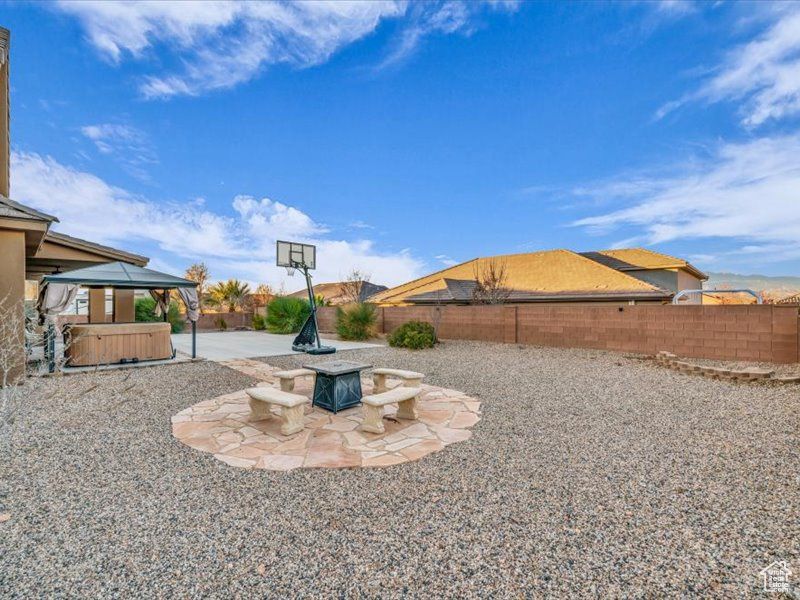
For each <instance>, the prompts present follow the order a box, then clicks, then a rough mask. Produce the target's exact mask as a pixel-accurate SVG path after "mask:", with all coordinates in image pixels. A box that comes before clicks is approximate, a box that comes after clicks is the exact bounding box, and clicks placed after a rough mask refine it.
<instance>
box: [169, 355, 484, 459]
mask: <svg viewBox="0 0 800 600" xmlns="http://www.w3.org/2000/svg"><path fill="white" fill-rule="evenodd" d="M223 364H225V365H226V366H228V367H230V368H233V369H236V370H238V371H241V372H243V373H245V374H247V375H250V376H252V377H255V378H257V379H260V380H261V383H260V384H259V385H269V386H277V383H276V381H277V380H276V378H275V377H274V376H273V375H272V374H273V373H274V372H276V371H279V370H280V369H278V368H277V367H271V366H270V365H268V364H266V363H262V362H258V361H253V360H246V359H242V360H233V361H227V362H224V363H223ZM392 383H395V382H392ZM361 385H362V390H363V392H364V394H365V395H366V394H369V393H371V391H372V381H371V379H369V380H368V379H362V382H361ZM294 393H296V394H304V395H307V396H309V397H311V394H312V388H311V379H310V378H302V379H297V381H296V384H295V389H294ZM396 410H397V409H396V407H394V406H387V407H386V409H385V411H384V426H385V428H386V431H385V432H384V433H368V432H366V431H361V430H359V425H360V424H361V421H362V413H361V407H360V406H357V407H354V408H350V409H347V410H343V411H340V412H339V413H337V414H336V415H334V414H333V413H330V412H328V411H325V410H322V409H319V408H317V407H314V408H313V409H309V410H308V411H307V413H306V415H305V417H304V420H305V428H304V429H303V431H301V432H300V433H296V434H294V435H290V436H285V435H281V433H280V419H277V418H272V419H268V420H255V418H252V417H251V415H250V407H249V404H248V396H247V393H246V392H245V391H244V390H242V391H239V392H234V393H232V394H225V395H223V396H217V397H216V398H211V399H209V400H203V401H202V402H198V403H197V404H194V405H193V406H190V407H189V408H186V409H184V410H182V411H181V412H179V413H178V414H177V415H175V416H174V417H172V433H173V435H174V436H175V437H176V438H177V439H178V440H179V441H180V442H182V443H183V444H186V445H187V446H190V447H192V448H194V449H195V450H200V451H202V452H209V453H212V454H213V455H214V457H215V458H217V459H219V460H221V461H223V462H225V463H228V464H229V465H233V466H235V467H242V468H246V469H252V468H255V469H269V470H273V471H288V470H291V469H296V468H299V467H304V468H316V467H326V468H342V467H385V466H389V465H397V464H401V463H405V462H410V461H414V460H418V459H420V458H422V457H423V456H425V455H427V454H431V453H432V452H438V451H439V450H441V449H442V448H444V447H445V446H447V445H449V444H453V443H456V442H463V441H464V440H467V439H469V437H470V436H471V435H472V432H471V431H470V430H469V428H470V427H472V426H473V425H475V423H477V422H478V421H479V420H480V418H481V417H480V402H479V401H477V400H475V399H474V398H470V397H469V396H467V395H465V394H464V393H463V392H459V391H456V390H448V389H444V388H439V387H434V386H430V385H424V384H423V386H422V392H421V394H420V396H419V399H418V401H417V412H418V415H419V418H418V419H417V420H416V421H407V420H398V419H397V418H396V417H395V416H394V414H395V412H396ZM274 414H275V416H277V414H278V413H277V409H276V411H275V412H274Z"/></svg>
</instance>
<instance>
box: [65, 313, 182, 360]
mask: <svg viewBox="0 0 800 600" xmlns="http://www.w3.org/2000/svg"><path fill="white" fill-rule="evenodd" d="M65 333H66V335H65V343H66V346H65V348H64V357H65V358H66V364H67V366H70V367H81V366H88V365H107V364H114V363H121V362H138V361H142V360H159V359H165V358H172V343H171V340H170V324H169V323H81V324H77V323H76V324H74V325H71V326H70V327H69V329H68V330H67V331H66V332H65Z"/></svg>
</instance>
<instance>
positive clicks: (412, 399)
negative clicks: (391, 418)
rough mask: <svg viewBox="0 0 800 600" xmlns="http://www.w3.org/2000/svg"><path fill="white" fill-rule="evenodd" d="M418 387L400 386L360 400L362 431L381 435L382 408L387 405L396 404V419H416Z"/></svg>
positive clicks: (382, 428)
mask: <svg viewBox="0 0 800 600" xmlns="http://www.w3.org/2000/svg"><path fill="white" fill-rule="evenodd" d="M421 391H422V390H420V388H419V387H406V386H400V387H396V388H394V389H391V390H388V391H386V392H381V393H379V394H370V395H369V396H364V397H363V398H361V404H362V407H363V410H364V422H363V423H362V424H361V429H362V430H363V431H369V432H370V433H383V432H384V431H385V429H384V427H383V407H384V406H386V405H387V404H397V418H398V419H410V420H412V421H415V420H416V419H417V396H419V394H420V392H421Z"/></svg>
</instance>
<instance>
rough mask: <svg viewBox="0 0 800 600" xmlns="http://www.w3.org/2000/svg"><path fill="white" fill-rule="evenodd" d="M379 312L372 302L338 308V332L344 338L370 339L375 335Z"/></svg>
mask: <svg viewBox="0 0 800 600" xmlns="http://www.w3.org/2000/svg"><path fill="white" fill-rule="evenodd" d="M377 322H378V314H377V313H376V312H375V307H374V306H372V304H350V305H348V306H344V307H342V306H339V307H337V308H336V333H338V334H339V337H340V338H342V339H343V340H356V341H362V340H368V339H370V338H372V337H374V336H375V324H376V323H377Z"/></svg>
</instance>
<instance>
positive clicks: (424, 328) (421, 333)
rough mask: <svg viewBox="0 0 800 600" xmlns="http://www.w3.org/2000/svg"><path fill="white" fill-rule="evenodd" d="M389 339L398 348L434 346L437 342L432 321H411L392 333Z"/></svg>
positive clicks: (414, 348) (418, 348) (417, 348)
mask: <svg viewBox="0 0 800 600" xmlns="http://www.w3.org/2000/svg"><path fill="white" fill-rule="evenodd" d="M387 341H388V342H389V345H390V346H394V347H396V348H410V349H412V350H420V349H421V348H433V345H434V344H435V343H436V332H435V331H434V329H433V325H431V324H430V323H423V322H422V321H409V322H408V323H403V324H402V325H400V327H398V328H397V329H395V330H394V331H393V332H392V333H390V334H389V337H388V338H387Z"/></svg>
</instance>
